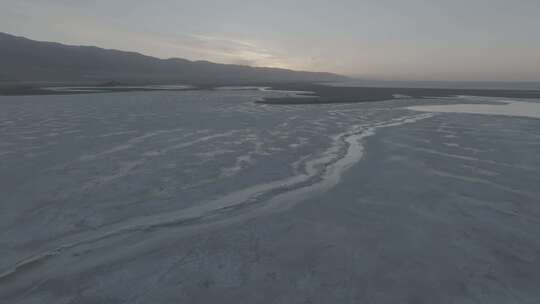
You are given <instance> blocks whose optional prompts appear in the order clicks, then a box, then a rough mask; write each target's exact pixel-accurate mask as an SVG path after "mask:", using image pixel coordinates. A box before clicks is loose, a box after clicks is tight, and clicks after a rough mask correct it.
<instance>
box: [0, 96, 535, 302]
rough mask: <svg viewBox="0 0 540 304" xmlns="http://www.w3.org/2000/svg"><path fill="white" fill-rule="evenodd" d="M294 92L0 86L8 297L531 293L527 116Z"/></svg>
mask: <svg viewBox="0 0 540 304" xmlns="http://www.w3.org/2000/svg"><path fill="white" fill-rule="evenodd" d="M290 94H292V93H285V92H269V91H261V90H257V89H253V88H245V90H232V89H221V90H214V91H186V92H166V91H163V92H160V91H156V92H130V93H104V94H82V95H65V96H54V95H51V96H32V97H23V96H20V97H0V200H1V204H0V303H2V304H4V303H9V304H11V303H55V304H59V303H414V304H417V303H420V304H421V303H426V304H431V303H460V304H463V303H464V304H467V303H486V304H498V303H501V304H503V303H504V304H507V303H527V304H534V303H540V288H539V286H540V220H539V218H540V187H539V185H540V153H539V152H540V120H539V119H535V118H530V117H514V116H498V115H485V114H466V113H435V112H434V111H442V110H445V111H446V109H449V108H448V107H446V108H441V107H439V108H407V107H412V106H419V105H427V104H429V105H443V104H471V103H481V104H484V105H486V106H488V107H493V106H499V107H500V106H503V107H505V105H504V104H503V105H501V104H499V105H497V102H500V101H501V100H498V99H493V98H473V97H456V98H440V99H428V100H415V99H409V98H406V97H403V98H400V99H397V100H393V101H382V102H375V103H357V104H342V105H340V104H333V105H296V106H292V105H289V106H286V105H281V106H278V105H262V104H256V103H254V101H255V100H256V99H260V98H261V97H263V96H274V97H283V96H285V95H290ZM521 102H536V101H534V100H528V101H521ZM516 104H518V103H513V104H512V103H511V104H510V105H508V106H510V107H512V106H513V105H516ZM518 105H519V104H518ZM478 107H481V106H474V109H476V110H477V109H478ZM533 107H534V106H533ZM412 109H418V110H423V111H428V112H418V111H414V110H412ZM451 109H452V111H450V110H448V111H450V112H458V111H455V109H454V108H451ZM461 109H463V107H462V108H461ZM468 110H470V108H469V109H468ZM476 110H475V112H478V111H476ZM482 110H483V112H484V113H485V112H486V111H485V110H486V109H485V108H482ZM462 111H463V110H462ZM497 111H499V110H497ZM465 112H467V111H465ZM527 112H529V111H527ZM491 114H500V113H491ZM507 114H508V113H505V115H507Z"/></svg>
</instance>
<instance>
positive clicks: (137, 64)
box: [0, 33, 347, 84]
mask: <svg viewBox="0 0 540 304" xmlns="http://www.w3.org/2000/svg"><path fill="white" fill-rule="evenodd" d="M0 66H1V67H2V68H1V69H0V83H2V82H3V83H21V82H26V83H28V82H71V83H76V82H85V83H100V82H112V81H114V82H122V83H130V84H137V83H189V84H191V83H212V82H253V81H260V82H291V81H292V82H320V81H343V80H345V79H347V77H345V76H341V75H336V74H332V73H319V72H303V71H292V70H287V69H277V68H261V67H249V66H242V65H233V64H218V63H212V62H208V61H189V60H186V59H181V58H171V59H159V58H154V57H150V56H146V55H142V54H139V53H135V52H126V51H118V50H110V49H102V48H98V47H94V46H71V45H64V44H60V43H55V42H40V41H34V40H30V39H26V38H23V37H17V36H12V35H9V34H5V33H0Z"/></svg>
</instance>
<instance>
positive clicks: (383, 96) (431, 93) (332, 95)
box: [260, 84, 540, 104]
mask: <svg viewBox="0 0 540 304" xmlns="http://www.w3.org/2000/svg"><path fill="white" fill-rule="evenodd" d="M271 87H272V89H276V90H292V91H308V92H313V94H305V96H306V97H305V98H292V97H291V98H267V99H265V100H263V101H260V103H265V104H328V103H354V102H369V101H383V100H390V99H396V96H398V95H400V96H403V97H405V96H406V97H411V98H431V97H452V96H456V95H470V96H483V97H506V98H540V91H535V90H487V89H432V88H429V89H422V88H381V87H336V86H327V85H320V84H281V85H272V86H271Z"/></svg>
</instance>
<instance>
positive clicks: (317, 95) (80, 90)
mask: <svg viewBox="0 0 540 304" xmlns="http://www.w3.org/2000/svg"><path fill="white" fill-rule="evenodd" d="M245 86H248V87H268V88H269V89H272V90H281V91H303V92H312V93H303V94H300V95H302V98H298V97H285V98H266V99H264V100H260V101H256V102H257V103H262V104H274V105H280V104H283V105H285V104H329V103H356V102H374V101H383V100H391V99H403V98H417V99H422V98H440V97H452V96H459V95H469V96H481V97H501V98H520V99H523V98H531V99H540V90H522V89H521V90H519V89H514V90H509V89H458V88H414V87H382V86H378V87H369V86H339V84H338V83H335V84H331V85H330V84H320V83H261V82H246V83H238V82H223V83H204V84H185V85H184V84H182V85H180V84H170V83H163V84H156V83H136V84H127V83H101V84H95V83H71V84H70V83H54V84H53V83H19V84H15V83H11V84H6V83H4V84H1V83H0V96H30V95H74V94H101V93H119V92H154V91H194V90H195V91H196V90H213V89H217V88H219V87H245Z"/></svg>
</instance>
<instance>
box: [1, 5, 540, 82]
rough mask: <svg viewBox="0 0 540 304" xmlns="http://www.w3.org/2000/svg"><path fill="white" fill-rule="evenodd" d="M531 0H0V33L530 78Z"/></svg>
mask: <svg viewBox="0 0 540 304" xmlns="http://www.w3.org/2000/svg"><path fill="white" fill-rule="evenodd" d="M539 15H540V0H341V1H340V0H333V1H331V0H297V1H294V0H287V1H283V0H266V1H259V0H196V1H191V0H176V1H175V0H160V1H157V0H156V1H149V0H93V1H84V0H0V31H1V32H6V33H9V34H14V35H19V36H24V37H27V38H31V39H35V40H43V41H56V42H61V43H66V44H75V45H95V46H99V47H104V48H113V49H121V50H129V51H136V52H140V53H143V54H147V55H151V56H156V57H160V58H170V57H180V58H186V59H191V60H209V61H214V62H222V63H235V64H247V65H253V66H269V67H280V68H290V69H297V70H308V71H328V72H335V73H340V74H344V75H352V76H357V77H362V78H365V79H376V80H434V81H444V80H450V81H469V80H476V81H479V80H483V81H493V80H501V81H540V17H539Z"/></svg>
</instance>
